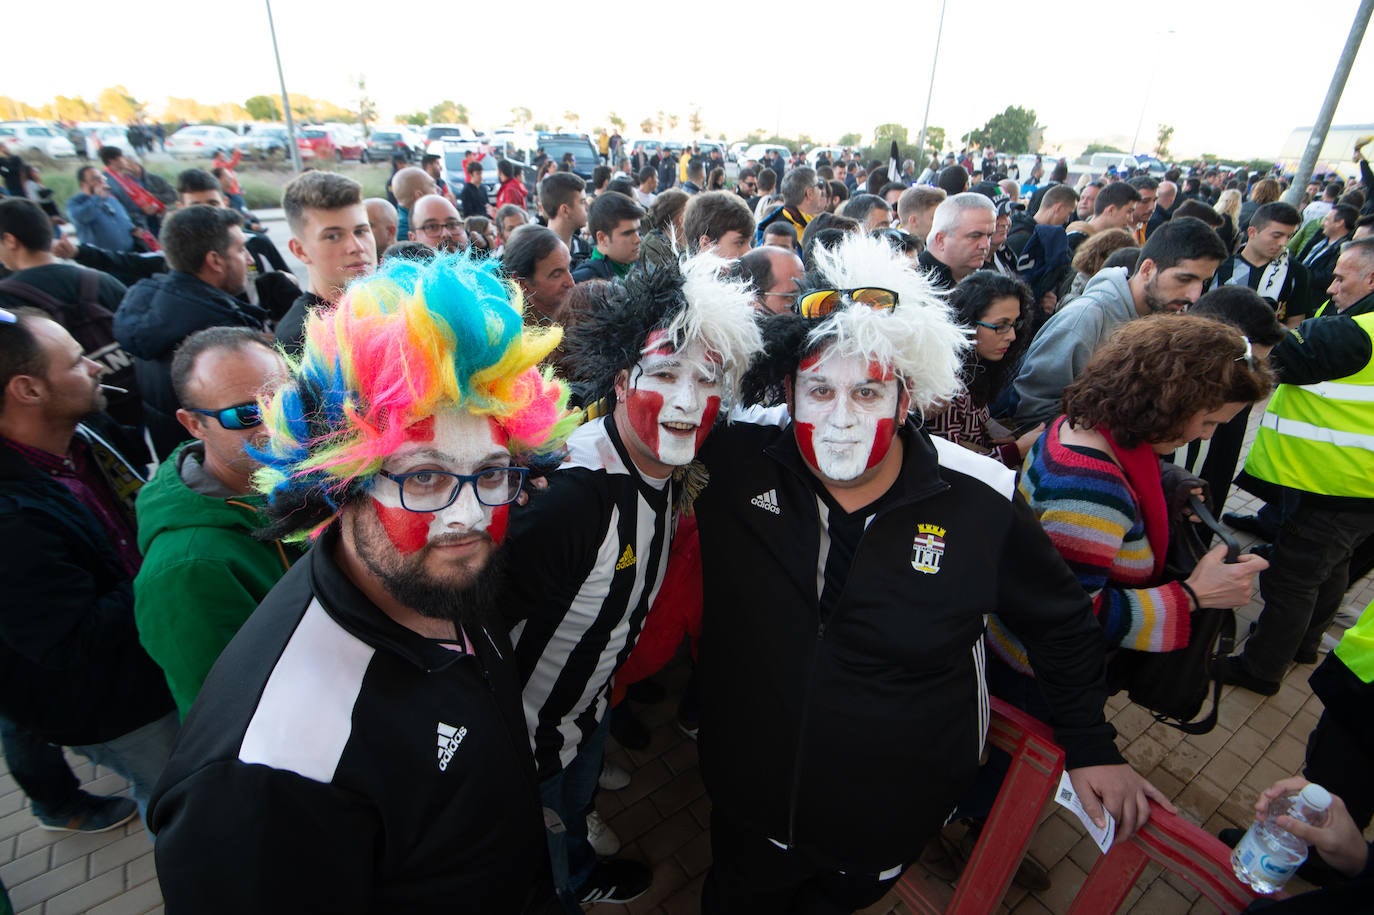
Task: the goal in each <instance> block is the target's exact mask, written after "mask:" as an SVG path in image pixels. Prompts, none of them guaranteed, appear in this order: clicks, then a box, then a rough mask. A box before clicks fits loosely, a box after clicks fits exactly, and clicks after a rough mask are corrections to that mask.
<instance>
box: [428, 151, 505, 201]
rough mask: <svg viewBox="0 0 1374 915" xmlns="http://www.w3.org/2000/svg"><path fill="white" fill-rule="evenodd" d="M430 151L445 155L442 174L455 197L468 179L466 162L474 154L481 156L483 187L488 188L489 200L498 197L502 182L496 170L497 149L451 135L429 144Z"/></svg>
mask: <svg viewBox="0 0 1374 915" xmlns="http://www.w3.org/2000/svg"><path fill="white" fill-rule="evenodd" d="M429 152H431V153H433V154H434V155H437V156H443V158H444V162H443V167H442V169H441V176H442V177H443V179H444V182H445V183H446V184H447V185H448V189H449V190H450V191H452V192H453V195H454V196H455V197H456V196H458V193H459V191H461V190H462V188H463V185H464V184H466V183H467V180H468V178H467V173H466V172H465V171H464V164H465V163H466V162H467V161H468V160H469V159H470V158H472V156H473V155H474V154H475V155H478V156H480V161H481V163H482V187H484V188H486V189H487V199H488V200H495V199H496V190H497V187H498V186H499V185H500V183H501V176H500V174H499V173H498V172H497V170H496V162H497V156H496V151H495V150H493V149H492V148H491V147H490V146H488V145H487V144H485V143H481V142H478V141H477V140H464V139H458V138H455V137H449V138H447V139H443V140H436V141H434V142H433V143H431V144H429Z"/></svg>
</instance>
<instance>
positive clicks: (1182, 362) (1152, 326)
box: [988, 315, 1273, 673]
mask: <svg viewBox="0 0 1374 915" xmlns="http://www.w3.org/2000/svg"><path fill="white" fill-rule="evenodd" d="M1272 384H1273V379H1272V376H1271V374H1270V373H1269V370H1268V369H1267V368H1266V367H1265V366H1264V365H1263V364H1261V363H1258V362H1256V361H1255V360H1254V358H1253V350H1252V347H1251V346H1250V344H1249V341H1247V340H1246V339H1245V337H1244V336H1242V335H1241V332H1240V331H1239V330H1238V329H1237V328H1236V327H1234V326H1232V325H1229V324H1223V323H1221V322H1220V321H1214V320H1211V319H1210V318H1198V317H1193V316H1190V315H1153V316H1150V317H1146V318H1140V319H1137V320H1135V321H1131V322H1129V323H1128V324H1126V325H1125V326H1123V327H1122V328H1121V329H1120V330H1118V331H1117V332H1116V334H1115V335H1114V336H1113V337H1112V338H1111V339H1110V340H1109V341H1108V342H1107V343H1106V344H1104V345H1103V346H1102V347H1101V348H1100V349H1098V351H1097V352H1096V353H1095V354H1094V355H1093V358H1092V360H1091V361H1089V363H1088V365H1087V367H1086V368H1085V369H1084V371H1083V374H1082V375H1081V376H1080V377H1079V379H1078V380H1077V381H1075V382H1074V383H1073V384H1071V385H1069V387H1068V389H1067V390H1065V392H1064V414H1065V415H1063V416H1061V417H1059V418H1058V419H1057V420H1055V422H1054V423H1053V424H1051V426H1050V427H1049V429H1048V431H1046V432H1045V434H1044V436H1043V437H1042V438H1041V439H1040V441H1038V442H1037V443H1036V444H1035V446H1034V447H1033V448H1032V449H1031V453H1030V455H1029V457H1028V458H1027V459H1026V465H1025V468H1024V471H1023V473H1022V476H1021V483H1020V490H1021V494H1022V495H1023V496H1025V498H1026V501H1027V502H1028V503H1030V506H1031V509H1032V511H1034V512H1035V514H1036V516H1037V517H1039V518H1040V523H1041V525H1042V526H1043V527H1044V528H1045V532H1046V533H1048V534H1049V536H1050V540H1051V541H1053V543H1054V545H1055V547H1056V548H1057V549H1058V550H1059V552H1060V554H1061V555H1062V556H1063V557H1064V560H1065V561H1066V562H1067V563H1068V565H1069V568H1070V569H1071V570H1072V571H1073V572H1074V574H1075V575H1076V576H1077V577H1078V580H1079V582H1080V583H1081V584H1082V585H1083V587H1084V589H1085V590H1087V592H1088V593H1089V594H1090V595H1092V598H1093V604H1094V607H1095V609H1096V611H1097V618H1098V621H1099V622H1100V623H1101V624H1102V629H1103V632H1104V634H1105V636H1106V639H1107V646H1108V647H1109V648H1118V647H1120V648H1129V649H1133V650H1135V651H1173V650H1175V649H1179V648H1183V647H1184V646H1186V645H1187V644H1188V635H1189V624H1190V614H1191V613H1192V611H1193V610H1196V609H1198V608H1200V607H1239V606H1242V605H1244V604H1245V602H1246V601H1248V600H1249V599H1250V593H1251V590H1252V586H1253V583H1254V578H1255V576H1256V575H1257V574H1258V573H1259V572H1260V570H1262V569H1264V568H1265V567H1266V566H1267V563H1266V562H1264V560H1262V559H1261V558H1260V557H1258V556H1253V555H1246V556H1242V557H1241V558H1240V559H1241V561H1240V562H1238V563H1235V564H1232V565H1227V564H1226V563H1225V562H1224V561H1223V560H1224V555H1225V547H1224V546H1219V547H1217V548H1216V549H1215V550H1213V551H1211V552H1210V553H1208V554H1206V555H1205V556H1204V557H1203V558H1202V559H1201V560H1200V561H1199V562H1198V564H1197V566H1196V567H1195V568H1194V569H1193V571H1192V573H1191V574H1190V575H1189V576H1188V577H1187V578H1186V579H1184V580H1182V581H1168V580H1166V579H1165V576H1164V560H1165V556H1166V554H1167V553H1168V549H1169V524H1170V520H1171V517H1170V514H1171V513H1170V509H1169V504H1170V502H1171V500H1170V498H1169V496H1168V495H1167V494H1166V493H1165V489H1164V480H1163V477H1162V473H1161V465H1160V456H1161V455H1167V454H1171V453H1172V452H1173V451H1174V450H1175V449H1177V448H1179V447H1182V446H1183V445H1185V444H1187V443H1188V442H1190V441H1193V440H1195V439H1209V438H1211V436H1212V433H1213V432H1214V431H1215V430H1216V428H1217V427H1218V426H1219V425H1221V424H1222V423H1225V422H1226V421H1227V420H1229V419H1230V418H1231V417H1233V416H1235V415H1236V414H1237V413H1238V412H1240V411H1241V410H1242V409H1244V407H1245V406H1246V405H1247V404H1251V403H1254V402H1255V401H1257V400H1260V399H1261V398H1263V397H1265V396H1266V395H1268V393H1269V390H1270V387H1271V386H1272ZM988 632H989V637H990V640H991V641H992V643H993V647H994V650H996V651H997V653H998V654H999V655H1000V656H1001V657H1002V658H1003V660H1006V661H1008V662H1009V663H1011V665H1012V666H1013V667H1015V668H1017V669H1019V670H1021V671H1022V672H1023V673H1025V672H1029V669H1028V667H1027V666H1026V663H1025V656H1024V655H1023V654H1022V653H1021V651H1020V646H1019V645H1017V644H1016V643H1015V641H1014V639H1012V638H1011V637H1010V636H1008V635H1007V634H1006V632H1005V630H1004V629H1002V628H1001V627H1000V626H999V625H997V623H996V621H995V619H994V621H993V622H991V623H990V624H989V630H988Z"/></svg>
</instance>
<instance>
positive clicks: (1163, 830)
mask: <svg viewBox="0 0 1374 915" xmlns="http://www.w3.org/2000/svg"><path fill="white" fill-rule="evenodd" d="M988 740H989V741H990V742H991V743H992V744H993V745H994V746H996V747H999V748H1000V749H1002V750H1005V751H1006V752H1008V753H1010V754H1011V756H1012V764H1011V769H1010V771H1009V772H1008V773H1007V778H1006V781H1004V782H1003V783H1002V789H1001V791H999V792H998V794H997V802H996V804H994V805H993V808H992V814H991V816H989V817H988V822H987V825H985V826H984V827H983V833H982V836H981V838H980V839H979V841H978V843H977V844H976V845H975V846H974V848H973V854H972V855H971V856H970V857H969V861H968V864H967V866H966V867H965V868H964V873H963V875H962V876H961V877H960V878H959V882H958V883H957V884H956V885H955V888H954V895H953V896H952V897H947V895H946V894H945V893H943V892H941V891H940V889H939V888H938V887H937V886H936V885H934V884H933V883H932V882H931V881H928V880H926V879H924V878H923V876H921V875H919V874H918V873H916V872H917V871H919V870H920V866H919V865H917V866H915V867H912V868H909V869H908V870H907V873H906V874H904V875H903V876H902V879H901V880H900V881H899V882H898V884H897V889H896V894H897V898H898V899H900V900H901V901H902V903H903V904H904V905H906V907H907V908H908V909H909V910H910V911H911V912H912V913H915V915H938V913H942V912H943V913H946V915H986V913H988V912H992V911H995V910H996V908H997V905H998V903H1000V902H1001V901H1002V897H1003V896H1005V895H1006V893H1007V888H1008V887H1009V886H1010V885H1011V878H1012V875H1013V874H1014V873H1015V872H1016V867H1017V865H1019V864H1020V862H1021V859H1022V857H1024V856H1025V853H1026V848H1027V847H1028V846H1029V845H1030V840H1031V837H1032V836H1033V835H1034V834H1035V829H1036V827H1037V825H1038V824H1039V819H1040V814H1041V811H1042V810H1044V807H1045V803H1046V802H1047V801H1048V800H1049V799H1050V798H1051V797H1052V796H1053V794H1054V791H1055V789H1056V788H1057V787H1058V785H1059V776H1060V773H1061V772H1062V771H1063V769H1064V751H1063V750H1062V749H1060V747H1059V746H1058V745H1057V744H1055V742H1054V739H1053V736H1052V734H1051V732H1050V729H1049V727H1047V726H1046V725H1045V724H1044V723H1043V722H1041V721H1037V720H1036V719H1034V718H1032V717H1030V716H1029V715H1027V714H1025V713H1024V712H1022V711H1020V710H1019V709H1015V708H1012V707H1011V706H1009V705H1007V704H1005V703H1003V702H1001V701H999V700H997V699H993V700H992V723H991V726H990V727H989V729H988ZM990 838H991V839H992V841H990ZM1151 860H1153V861H1156V862H1158V863H1159V864H1160V865H1162V866H1163V867H1164V868H1165V869H1166V870H1170V871H1173V872H1174V873H1176V874H1178V875H1179V876H1180V877H1182V878H1183V879H1184V880H1185V881H1187V882H1188V883H1189V884H1190V885H1192V886H1194V887H1196V888H1197V889H1198V890H1199V891H1201V892H1202V894H1203V895H1204V896H1206V897H1207V898H1208V899H1209V900H1211V901H1212V903H1213V904H1215V905H1216V906H1217V907H1218V908H1219V909H1221V911H1222V912H1226V913H1235V912H1240V911H1241V910H1242V909H1244V908H1245V907H1246V906H1247V905H1249V903H1250V901H1251V900H1252V899H1254V898H1255V894H1254V892H1253V891H1251V890H1250V888H1249V887H1247V886H1243V885H1242V884H1241V883H1239V882H1238V881H1237V880H1236V878H1235V876H1234V875H1233V874H1232V873H1231V850H1230V849H1229V848H1227V847H1226V846H1225V845H1223V844H1222V843H1221V842H1220V841H1219V840H1217V839H1216V838H1215V837H1213V836H1211V835H1210V834H1208V833H1207V832H1205V831H1203V830H1202V829H1200V828H1198V827H1197V826H1194V825H1193V824H1192V823H1189V822H1188V821H1187V820H1185V819H1183V818H1182V817H1180V816H1178V815H1177V814H1172V813H1169V812H1167V811H1165V810H1163V809H1162V808H1160V807H1158V806H1154V805H1152V806H1151V808H1150V822H1149V823H1147V824H1146V825H1145V827H1144V828H1143V829H1141V830H1139V831H1138V832H1137V833H1136V834H1135V835H1134V836H1132V837H1131V839H1130V840H1129V841H1127V842H1117V843H1114V844H1113V845H1112V847H1111V850H1110V851H1109V852H1108V853H1107V854H1106V855H1103V856H1102V857H1101V858H1099V859H1098V862H1097V864H1096V865H1095V866H1094V867H1093V870H1092V873H1090V874H1089V875H1088V879H1087V880H1086V881H1085V882H1084V884H1083V887H1082V889H1081V890H1080V891H1079V893H1078V895H1077V896H1076V897H1075V899H1074V902H1073V906H1072V907H1071V908H1070V909H1069V915H1105V913H1110V912H1115V911H1116V910H1117V909H1118V908H1120V907H1121V904H1122V902H1124V901H1125V899H1126V896H1127V895H1128V894H1129V893H1130V891H1131V889H1132V888H1133V887H1134V886H1135V884H1136V881H1137V880H1139V879H1140V874H1141V872H1142V871H1143V870H1144V869H1145V865H1146V864H1147V863H1149V862H1150V861H1151ZM946 899H947V900H948V901H947V902H946Z"/></svg>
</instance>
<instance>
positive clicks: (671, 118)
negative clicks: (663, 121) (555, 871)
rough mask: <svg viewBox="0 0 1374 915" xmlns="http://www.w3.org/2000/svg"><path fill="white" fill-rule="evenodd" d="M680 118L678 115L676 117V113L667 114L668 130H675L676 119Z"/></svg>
mask: <svg viewBox="0 0 1374 915" xmlns="http://www.w3.org/2000/svg"><path fill="white" fill-rule="evenodd" d="M680 120H681V118H679V117H678V116H677V115H675V114H670V115H668V129H669V130H672V131H676V130H677V124H678V121H680Z"/></svg>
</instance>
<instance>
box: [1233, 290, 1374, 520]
mask: <svg viewBox="0 0 1374 915" xmlns="http://www.w3.org/2000/svg"><path fill="white" fill-rule="evenodd" d="M1352 320H1353V321H1354V322H1355V323H1356V324H1358V325H1359V326H1360V329H1361V330H1362V331H1364V332H1365V333H1366V334H1368V335H1369V336H1370V337H1371V338H1374V314H1365V315H1360V316H1359V317H1356V318H1353V319H1352ZM1245 472H1246V473H1248V474H1250V475H1251V476H1253V477H1257V478H1259V479H1261V480H1267V481H1269V482H1271V483H1277V484H1279V485H1280V486H1287V487H1290V488H1292V489H1299V490H1302V491H1303V492H1312V493H1319V494H1321V495H1327V496H1343V497H1349V498H1358V499H1374V359H1371V360H1370V362H1369V363H1368V364H1366V365H1365V366H1364V367H1363V368H1361V369H1360V370H1359V371H1358V372H1356V373H1355V374H1353V375H1347V376H1346V377H1344V378H1337V379H1334V380H1332V381H1321V382H1318V383H1316V384H1304V385H1296V384H1281V385H1279V386H1278V388H1277V389H1276V390H1275V391H1274V396H1273V397H1271V398H1270V400H1269V408H1268V409H1266V410H1265V411H1264V416H1262V417H1261V418H1260V428H1259V432H1258V433H1257V434H1256V436H1255V444H1254V446H1253V447H1252V448H1251V449H1250V455H1249V457H1247V458H1246V460H1245Z"/></svg>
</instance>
